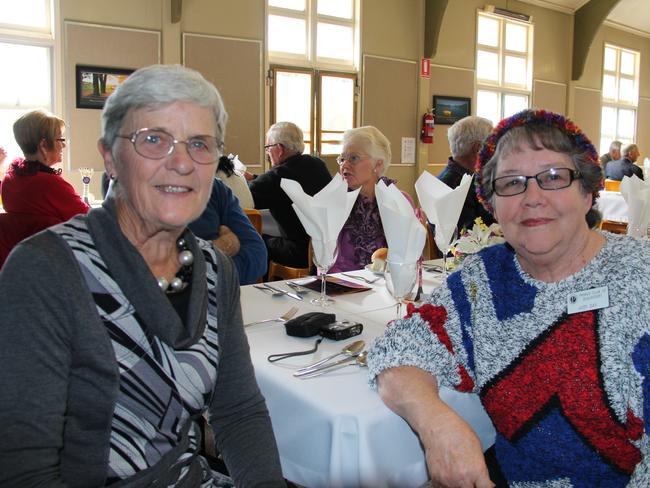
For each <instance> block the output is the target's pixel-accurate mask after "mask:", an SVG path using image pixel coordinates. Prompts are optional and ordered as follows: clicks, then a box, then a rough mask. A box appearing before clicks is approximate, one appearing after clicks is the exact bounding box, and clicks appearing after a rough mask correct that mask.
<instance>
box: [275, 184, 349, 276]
mask: <svg viewBox="0 0 650 488" xmlns="http://www.w3.org/2000/svg"><path fill="white" fill-rule="evenodd" d="M280 187H281V188H282V189H283V190H284V192H285V193H286V194H287V195H289V198H291V200H292V201H293V205H292V206H293V209H294V210H295V211H296V215H297V216H298V218H299V219H300V222H301V223H302V225H303V227H304V228H305V231H306V232H307V234H309V236H310V237H311V244H312V248H313V249H314V261H315V262H316V264H317V265H318V266H320V267H325V268H329V267H330V266H331V265H332V264H334V261H335V259H336V244H337V240H338V237H339V233H340V232H341V229H342V228H343V225H344V224H345V221H346V220H348V217H349V215H350V212H351V211H352V207H353V205H354V202H355V201H356V199H357V195H358V194H359V189H357V190H354V191H351V192H349V191H348V184H347V183H346V182H345V181H344V180H343V178H342V177H341V175H340V174H338V173H337V174H336V175H334V178H332V181H330V182H329V183H328V184H327V186H326V187H325V188H323V189H322V190H321V191H319V192H318V193H316V194H315V195H314V196H313V197H312V196H310V195H307V194H306V193H305V192H304V191H303V189H302V187H301V186H300V183H298V182H297V181H295V180H288V179H286V178H282V180H281V181H280Z"/></svg>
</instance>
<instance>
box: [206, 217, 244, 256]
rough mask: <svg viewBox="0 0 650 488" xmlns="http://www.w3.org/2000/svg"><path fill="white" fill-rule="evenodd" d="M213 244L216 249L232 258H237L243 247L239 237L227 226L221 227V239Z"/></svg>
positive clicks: (218, 238) (217, 239)
mask: <svg viewBox="0 0 650 488" xmlns="http://www.w3.org/2000/svg"><path fill="white" fill-rule="evenodd" d="M212 243H213V244H214V247H216V248H217V249H219V250H220V251H222V252H223V253H224V254H226V255H228V256H230V257H233V256H236V255H237V254H238V253H239V248H240V247H241V245H240V243H239V238H238V237H237V235H236V234H235V233H234V232H233V231H231V230H230V229H229V228H228V227H227V226H225V225H221V226H219V237H217V238H216V239H215V240H213V241H212Z"/></svg>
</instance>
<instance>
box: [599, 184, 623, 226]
mask: <svg viewBox="0 0 650 488" xmlns="http://www.w3.org/2000/svg"><path fill="white" fill-rule="evenodd" d="M596 207H597V208H598V210H600V213H601V214H602V216H603V220H613V221H614V222H627V211H628V209H627V203H626V202H625V199H624V198H623V195H621V193H620V192H618V191H605V190H603V191H601V192H600V197H599V198H598V199H597V200H596Z"/></svg>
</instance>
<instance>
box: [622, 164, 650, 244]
mask: <svg viewBox="0 0 650 488" xmlns="http://www.w3.org/2000/svg"><path fill="white" fill-rule="evenodd" d="M621 195H622V196H623V198H624V199H625V201H626V202H627V207H628V214H627V233H628V235H631V236H635V237H643V236H645V235H646V232H647V229H648V225H650V182H648V181H644V180H642V179H640V178H639V177H638V176H636V175H632V177H628V176H624V177H623V180H622V181H621Z"/></svg>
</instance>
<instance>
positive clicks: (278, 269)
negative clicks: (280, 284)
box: [268, 241, 313, 281]
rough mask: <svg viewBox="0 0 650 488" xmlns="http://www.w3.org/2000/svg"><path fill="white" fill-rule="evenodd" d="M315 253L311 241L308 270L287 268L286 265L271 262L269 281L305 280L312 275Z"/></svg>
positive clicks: (308, 253)
mask: <svg viewBox="0 0 650 488" xmlns="http://www.w3.org/2000/svg"><path fill="white" fill-rule="evenodd" d="M312 253H313V251H312V248H311V241H310V242H309V251H308V252H307V267H306V268H294V267H291V266H285V265H284V264H280V263H276V262H275V261H273V260H271V261H269V271H268V280H269V281H278V280H295V279H296V278H304V277H305V276H309V275H310V274H311V268H312V266H313V257H312V256H313V254H312Z"/></svg>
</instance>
